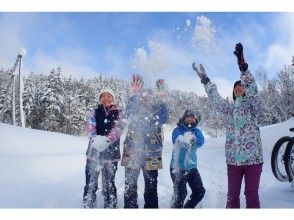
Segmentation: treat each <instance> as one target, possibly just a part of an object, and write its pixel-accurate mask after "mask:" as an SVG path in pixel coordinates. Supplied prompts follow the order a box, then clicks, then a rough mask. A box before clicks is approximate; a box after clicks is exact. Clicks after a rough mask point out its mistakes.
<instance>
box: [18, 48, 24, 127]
mask: <svg viewBox="0 0 294 220" xmlns="http://www.w3.org/2000/svg"><path fill="white" fill-rule="evenodd" d="M25 52H26V51H25V49H21V50H20V51H19V54H18V56H17V57H18V58H19V68H18V78H19V112H20V119H21V126H22V127H23V128H24V127H25V116H24V112H23V101H22V93H23V77H22V75H21V67H22V63H21V59H22V57H23V56H24V55H25Z"/></svg>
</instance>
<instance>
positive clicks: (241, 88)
mask: <svg viewBox="0 0 294 220" xmlns="http://www.w3.org/2000/svg"><path fill="white" fill-rule="evenodd" d="M244 93H245V90H244V86H243V85H242V84H237V85H236V86H235V87H234V94H235V96H236V97H239V96H243V95H244Z"/></svg>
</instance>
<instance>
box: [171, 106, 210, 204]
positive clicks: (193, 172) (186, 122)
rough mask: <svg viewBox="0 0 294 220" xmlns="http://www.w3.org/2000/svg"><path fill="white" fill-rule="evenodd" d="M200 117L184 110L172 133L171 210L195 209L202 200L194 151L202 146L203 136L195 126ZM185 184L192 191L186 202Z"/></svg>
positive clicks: (201, 188) (200, 181) (201, 185)
mask: <svg viewBox="0 0 294 220" xmlns="http://www.w3.org/2000/svg"><path fill="white" fill-rule="evenodd" d="M199 119H200V117H199V115H197V114H196V113H195V112H194V111H192V110H189V109H188V110H186V111H185V113H184V115H183V117H182V118H181V119H180V120H179V122H178V124H177V127H176V128H175V129H174V130H173V132H172V142H173V145H174V148H173V153H172V159H171V163H170V174H171V178H172V181H173V188H174V194H173V197H172V202H171V208H183V207H184V208H195V207H196V205H197V204H198V203H199V202H200V201H201V200H202V199H203V197H204V194H205V188H204V187H203V183H202V180H201V176H200V174H199V171H198V169H197V155H196V151H197V149H198V148H200V147H201V146H202V145H203V144H204V136H203V134H202V132H201V130H200V129H199V128H197V124H198V121H199ZM187 183H188V185H189V186H190V188H191V190H192V194H191V196H190V198H189V199H188V201H187V202H186V203H185V204H184V201H185V198H186V196H187Z"/></svg>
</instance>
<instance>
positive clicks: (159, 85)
mask: <svg viewBox="0 0 294 220" xmlns="http://www.w3.org/2000/svg"><path fill="white" fill-rule="evenodd" d="M155 86H156V90H157V94H158V96H159V97H161V98H163V97H164V96H165V82H164V79H158V80H157V81H156V84H155Z"/></svg>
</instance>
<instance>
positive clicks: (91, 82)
mask: <svg viewBox="0 0 294 220" xmlns="http://www.w3.org/2000/svg"><path fill="white" fill-rule="evenodd" d="M292 62H293V63H292V64H289V65H285V66H284V67H283V68H281V70H280V72H279V73H278V74H277V75H276V77H275V78H272V79H269V78H268V76H267V73H266V72H265V71H264V70H263V69H262V68H260V69H258V70H257V71H255V72H253V74H254V76H255V78H256V80H257V83H258V86H259V91H260V95H261V97H262V109H263V110H262V112H263V115H262V117H260V118H259V124H260V125H261V126H266V125H271V124H275V123H279V122H283V121H286V120H287V119H289V118H291V117H293V114H294V96H293V94H294V57H293V60H292ZM10 72H11V70H9V69H4V68H1V69H0V112H2V110H3V103H4V99H5V95H6V92H7V84H8V82H9V80H10V75H11V74H10ZM191 74H193V72H192V70H191ZM143 77H144V76H143ZM23 84H24V88H23V96H22V103H23V109H24V113H25V127H28V128H33V129H40V130H46V131H54V132H60V133H66V134H71V135H77V136H81V135H84V134H85V131H84V130H85V121H86V115H87V112H88V111H90V110H92V109H93V108H95V107H96V106H97V103H98V94H99V91H100V90H101V89H102V88H105V87H107V88H111V89H113V91H114V92H115V94H116V102H117V104H118V105H119V106H120V108H121V109H122V110H124V108H125V104H126V101H127V99H128V97H129V96H130V95H131V91H130V89H129V81H128V80H118V79H114V78H108V77H103V76H102V75H97V77H95V78H92V79H87V80H85V79H79V80H78V79H74V78H72V77H65V76H64V75H63V73H62V68H61V67H58V68H53V69H52V70H51V71H50V73H49V74H45V73H42V74H40V73H30V74H29V75H27V76H25V77H24V79H23ZM154 87H155V85H154ZM6 99H7V104H6V105H7V106H6V108H5V111H4V113H3V119H2V120H3V121H2V122H4V123H7V124H13V114H12V110H11V109H12V105H13V101H12V92H11V91H10V92H9V93H7V98H6ZM16 99H18V100H19V99H20V97H17V96H16ZM165 101H166V103H167V106H168V108H169V111H170V118H169V123H170V124H175V123H176V122H177V120H178V119H179V116H181V115H182V114H183V111H184V110H185V109H187V108H194V109H196V110H197V111H198V112H199V114H200V115H201V121H200V125H201V126H202V128H203V129H204V130H205V132H206V133H207V134H208V135H210V136H211V137H219V136H222V135H224V132H225V126H224V123H223V121H222V117H221V115H220V114H219V113H218V112H216V111H215V110H214V108H213V106H212V103H211V102H210V100H209V99H208V98H207V97H206V96H198V95H197V94H196V93H193V92H183V91H179V90H173V89H172V88H168V85H167V88H166V97H165ZM227 101H228V102H230V101H232V97H227ZM15 103H16V104H15V105H16V107H15V109H16V115H19V114H20V111H19V109H20V108H19V106H18V105H19V104H18V103H19V101H16V102H15ZM16 120H18V121H16V123H18V124H19V123H20V117H16Z"/></svg>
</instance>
